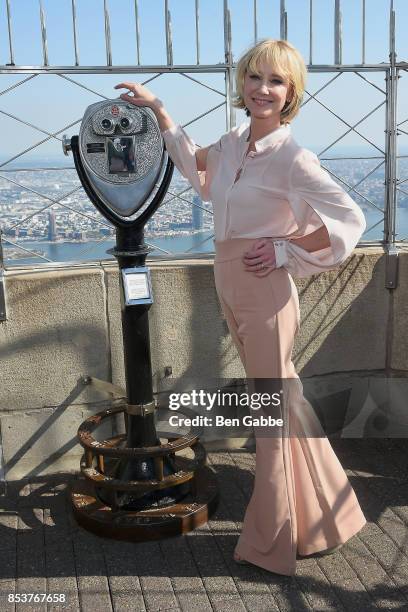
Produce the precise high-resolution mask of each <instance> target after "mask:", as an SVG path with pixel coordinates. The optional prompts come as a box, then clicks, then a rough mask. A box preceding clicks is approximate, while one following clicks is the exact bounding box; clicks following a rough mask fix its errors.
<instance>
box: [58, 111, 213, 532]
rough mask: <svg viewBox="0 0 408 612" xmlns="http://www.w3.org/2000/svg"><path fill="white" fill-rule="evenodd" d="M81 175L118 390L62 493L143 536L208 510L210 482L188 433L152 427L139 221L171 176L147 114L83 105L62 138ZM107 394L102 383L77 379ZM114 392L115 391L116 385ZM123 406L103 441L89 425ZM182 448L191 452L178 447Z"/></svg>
mask: <svg viewBox="0 0 408 612" xmlns="http://www.w3.org/2000/svg"><path fill="white" fill-rule="evenodd" d="M63 150H64V153H65V154H66V155H68V152H69V151H72V153H73V156H74V161H75V167H76V170H77V173H78V176H79V178H80V180H81V183H82V185H83V187H84V189H85V191H86V193H87V195H88V197H89V198H90V200H91V202H93V204H94V205H95V206H96V208H97V209H98V210H99V211H100V212H101V213H102V215H104V217H105V218H106V219H108V220H109V221H110V222H111V223H113V225H114V226H115V227H116V247H115V248H114V249H111V250H110V251H108V252H110V253H112V254H113V255H114V256H115V257H116V258H117V260H118V264H119V278H120V292H121V311H122V331H123V347H124V362H125V377H126V392H125V391H123V393H122V395H123V396H125V397H126V400H123V401H122V402H121V403H120V404H116V405H114V406H113V407H112V408H111V409H109V410H106V411H104V412H100V413H98V414H96V415H94V416H92V417H90V418H89V419H87V420H86V421H84V422H83V423H82V424H81V426H80V427H79V430H78V437H79V442H80V443H81V445H82V446H83V447H84V449H85V453H84V456H83V458H82V461H81V472H82V475H83V477H84V478H82V479H80V480H79V481H78V482H76V483H75V484H74V485H73V487H72V491H71V501H72V505H73V509H74V514H75V516H76V518H77V520H78V522H79V523H80V524H81V525H82V526H84V527H86V528H87V529H90V530H91V531H94V532H96V533H99V534H100V535H103V536H107V537H116V538H119V539H130V540H135V541H138V540H147V539H158V538H161V537H163V536H167V535H176V534H180V533H183V532H187V531H190V530H191V529H194V528H195V527H197V526H198V525H200V524H202V523H204V522H206V521H207V519H208V516H209V515H210V514H211V513H212V512H213V511H214V510H215V507H216V505H217V499H218V490H217V485H216V481H215V479H214V475H213V472H212V471H211V470H210V469H209V468H208V467H207V466H206V465H205V463H206V453H205V450H204V447H203V446H202V445H201V444H200V442H199V441H198V438H197V436H194V435H186V436H168V435H165V436H163V437H162V439H163V438H165V439H166V442H165V443H162V441H161V439H160V438H159V437H158V434H157V431H156V427H155V412H156V404H155V401H154V397H153V384H152V369H151V357H150V341H149V321H148V310H149V308H150V306H151V304H152V303H153V295H152V284H151V280H150V270H149V268H148V267H147V266H146V256H147V255H148V253H149V252H150V251H151V250H152V249H150V248H149V247H148V246H147V245H146V244H145V242H144V225H145V224H146V222H147V221H148V220H149V218H150V217H151V216H152V215H153V213H154V212H155V210H156V209H157V208H158V206H159V205H160V203H161V202H162V200H163V198H164V196H165V193H166V191H167V188H168V186H169V184H170V181H171V177H172V174H173V163H172V161H171V159H170V158H169V156H168V154H167V152H166V150H165V146H164V142H163V139H162V136H161V133H160V129H159V126H158V123H157V120H156V117H155V115H154V113H153V112H152V111H151V110H150V109H149V108H146V107H138V106H135V105H133V104H128V103H126V102H124V101H122V100H121V99H117V100H108V101H104V102H99V103H96V104H92V105H91V106H89V107H88V108H87V110H86V112H85V115H84V118H83V120H82V124H81V129H80V133H79V136H73V137H72V138H71V139H68V138H67V137H66V136H64V139H63ZM85 380H86V381H87V382H88V383H91V384H93V385H95V386H96V387H97V388H99V389H103V390H106V391H108V392H110V393H112V394H114V393H115V391H116V392H117V391H118V388H117V387H115V386H114V385H112V384H111V383H108V382H105V381H99V380H97V379H94V378H89V377H85ZM119 391H120V389H119ZM120 413H123V414H124V421H125V431H126V433H125V434H122V435H118V436H116V437H114V438H110V439H108V440H104V441H98V440H96V439H94V437H93V435H92V434H93V431H94V430H95V429H96V427H97V426H98V425H99V424H100V423H101V422H102V421H104V420H105V419H109V418H116V417H117V415H118V414H120ZM189 448H190V449H191V451H192V453H191V452H190V454H193V457H190V458H189V457H186V456H185V453H184V456H182V455H181V454H180V453H179V454H177V453H178V452H179V451H183V450H184V449H189Z"/></svg>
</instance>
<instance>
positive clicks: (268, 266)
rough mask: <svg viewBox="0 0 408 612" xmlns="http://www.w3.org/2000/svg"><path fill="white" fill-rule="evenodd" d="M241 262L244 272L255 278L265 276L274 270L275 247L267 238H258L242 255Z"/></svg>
mask: <svg viewBox="0 0 408 612" xmlns="http://www.w3.org/2000/svg"><path fill="white" fill-rule="evenodd" d="M242 261H243V262H244V264H245V270H246V271H247V272H252V273H253V274H255V276H267V275H268V274H270V273H271V272H272V270H275V268H276V266H275V264H276V258H275V247H274V246H273V243H272V241H271V240H270V239H269V238H258V240H256V241H255V242H254V243H253V245H252V247H251V248H250V250H249V251H246V252H245V253H244V256H243V258H242Z"/></svg>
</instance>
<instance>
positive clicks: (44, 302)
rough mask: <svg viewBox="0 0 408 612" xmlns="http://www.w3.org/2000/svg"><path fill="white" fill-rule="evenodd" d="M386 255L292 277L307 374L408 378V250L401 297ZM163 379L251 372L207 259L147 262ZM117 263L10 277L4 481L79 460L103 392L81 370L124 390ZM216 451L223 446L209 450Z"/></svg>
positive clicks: (157, 365) (1, 406)
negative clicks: (168, 371) (388, 277)
mask: <svg viewBox="0 0 408 612" xmlns="http://www.w3.org/2000/svg"><path fill="white" fill-rule="evenodd" d="M385 260H386V256H385V255H384V253H383V250H382V249H379V248H373V247H371V248H364V249H360V248H359V249H356V251H355V252H354V254H353V256H352V257H350V258H349V260H348V261H347V262H345V264H343V266H341V267H340V268H339V269H337V270H334V271H331V272H328V273H325V274H320V275H317V276H314V277H310V278H307V279H298V280H296V285H297V288H298V292H299V299H300V308H301V329H300V332H299V333H298V335H297V337H296V339H295V348H294V354H293V359H294V363H295V365H296V369H297V372H298V373H299V375H300V376H301V377H302V378H304V377H310V376H319V375H326V374H329V373H332V372H340V373H341V372H350V371H357V372H358V371H375V372H387V373H390V372H391V368H395V369H397V370H398V372H402V373H405V372H407V371H408V350H407V348H408V346H407V343H408V340H407V337H406V333H405V329H406V319H407V315H408V310H407V309H408V306H407V304H408V299H407V298H408V296H407V295H406V293H407V291H408V289H407V287H408V286H407V284H406V283H405V282H404V279H405V277H406V275H405V274H404V272H405V269H406V267H407V266H408V250H407V249H404V250H402V251H401V253H400V256H399V260H400V280H399V286H398V288H397V289H396V290H394V291H390V290H388V289H386V288H385ZM149 265H150V267H151V271H152V279H153V289H154V300H155V301H154V305H153V306H152V308H151V310H150V332H151V349H152V364H153V371H154V374H155V381H156V383H157V381H160V378H161V377H162V376H163V370H164V368H165V367H166V366H171V367H172V370H173V376H174V377H175V378H176V379H177V384H178V385H179V386H180V385H182V384H183V381H189V382H190V383H191V381H195V380H197V382H199V381H202V380H203V379H206V378H226V379H227V378H234V377H236V378H240V377H244V371H243V368H242V365H241V363H240V361H239V358H238V355H237V352H236V350H235V347H234V345H233V344H232V341H231V338H230V336H229V333H228V330H227V327H226V323H225V321H224V320H223V318H222V314H221V309H220V306H219V303H218V299H217V295H216V291H215V287H214V280H213V270H212V267H213V261H212V259H211V258H192V259H191V260H177V259H175V260H172V261H152V262H150V264H149ZM118 282H119V281H118V269H117V266H116V263H115V262H112V263H110V262H101V263H99V264H97V263H95V264H92V265H89V266H86V265H83V264H82V265H81V266H80V267H73V266H67V267H64V266H61V265H60V266H56V267H54V268H53V267H43V268H38V269H33V268H30V269H28V268H27V269H19V270H15V271H8V272H7V273H6V295H7V313H8V319H7V321H5V322H3V323H0V355H1V368H2V373H1V385H0V425H1V435H2V438H3V446H4V457H5V463H6V468H7V477H8V478H21V477H24V476H25V475H28V474H30V475H33V474H39V473H44V472H43V470H44V469H45V470H46V471H47V472H49V471H52V470H53V469H57V468H58V469H66V468H68V466H70V465H72V464H73V463H74V464H76V465H77V461H78V457H79V455H80V454H81V451H80V449H79V448H78V447H77V446H76V445H75V440H74V439H75V435H76V429H77V427H78V425H79V423H80V422H81V421H82V420H83V418H85V417H84V414H90V413H91V412H95V411H97V410H98V409H100V408H99V407H100V405H101V402H104V401H106V399H107V396H106V395H103V394H100V393H99V394H98V393H97V392H96V391H94V390H92V391H91V390H90V389H89V388H86V386H84V385H83V384H82V383H81V377H82V376H84V375H90V376H96V377H98V378H101V379H104V380H111V381H112V382H114V383H115V384H119V385H121V386H123V385H124V374H123V362H122V360H123V357H122V336H121V334H122V332H121V319H120V303H119V289H118ZM213 442H214V444H216V441H211V443H213Z"/></svg>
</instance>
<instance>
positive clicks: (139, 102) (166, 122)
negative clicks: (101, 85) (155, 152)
mask: <svg viewBox="0 0 408 612" xmlns="http://www.w3.org/2000/svg"><path fill="white" fill-rule="evenodd" d="M115 89H127V90H128V93H122V94H120V98H121V99H122V100H124V101H125V102H129V103H130V104H134V105H135V106H147V107H149V108H151V109H152V111H153V112H154V114H155V115H156V119H157V122H158V124H159V128H160V130H161V131H162V132H164V131H165V130H168V129H169V128H171V127H173V126H174V121H173V120H172V118H171V117H170V115H169V114H168V113H167V111H166V109H165V108H164V105H163V102H162V101H161V100H159V98H158V97H157V96H155V94H154V93H152V92H151V91H150V90H149V89H147V87H145V86H144V85H141V83H129V82H126V83H119V84H118V85H115ZM130 94H132V95H130Z"/></svg>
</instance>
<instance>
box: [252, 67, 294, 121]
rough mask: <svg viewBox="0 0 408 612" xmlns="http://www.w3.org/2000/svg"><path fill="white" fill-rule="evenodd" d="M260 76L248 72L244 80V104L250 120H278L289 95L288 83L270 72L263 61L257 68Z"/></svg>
mask: <svg viewBox="0 0 408 612" xmlns="http://www.w3.org/2000/svg"><path fill="white" fill-rule="evenodd" d="M258 69H259V73H260V76H259V75H258V74H255V73H252V72H250V71H249V70H248V71H247V72H246V74H245V78H244V102H245V106H246V107H247V109H248V110H249V111H250V113H251V118H254V117H257V118H260V119H261V118H264V119H266V118H271V119H272V118H278V117H280V113H281V110H282V108H283V107H284V106H285V103H286V98H287V97H288V94H289V83H288V82H287V81H286V80H285V79H284V78H282V77H281V76H279V75H276V74H274V73H273V71H272V70H271V67H270V65H269V64H267V63H266V62H265V61H263V62H261V63H260V64H259V66H258Z"/></svg>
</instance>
